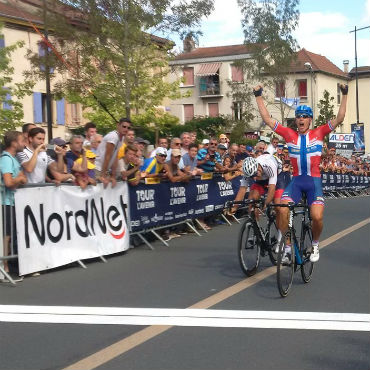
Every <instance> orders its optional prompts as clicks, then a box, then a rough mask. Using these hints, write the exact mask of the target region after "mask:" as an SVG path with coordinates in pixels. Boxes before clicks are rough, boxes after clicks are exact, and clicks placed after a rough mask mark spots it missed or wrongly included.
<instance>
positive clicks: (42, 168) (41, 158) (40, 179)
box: [17, 147, 54, 184]
mask: <svg viewBox="0 0 370 370" xmlns="http://www.w3.org/2000/svg"><path fill="white" fill-rule="evenodd" d="M32 156H33V150H32V149H30V148H29V147H25V149H24V150H23V152H19V153H17V159H18V161H19V163H20V164H21V165H23V164H24V163H26V162H29V161H30V160H31V158H32ZM53 162H54V160H53V159H52V158H51V157H50V156H49V155H48V154H47V153H46V152H44V151H41V152H39V154H38V155H37V161H36V166H35V168H34V169H33V171H32V172H27V171H25V174H26V176H27V182H28V183H29V184H39V183H44V182H45V178H46V170H47V168H48V166H49V165H50V164H51V163H53Z"/></svg>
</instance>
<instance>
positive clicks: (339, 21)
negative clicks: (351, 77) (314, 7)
mask: <svg viewBox="0 0 370 370" xmlns="http://www.w3.org/2000/svg"><path fill="white" fill-rule="evenodd" d="M368 3H370V0H368ZM351 29H353V26H352V24H351V22H350V19H348V18H347V17H346V16H345V15H343V14H341V13H320V12H312V13H302V14H301V16H300V20H299V27H298V30H297V31H296V34H295V37H296V38H297V40H298V43H299V45H300V47H304V48H305V49H307V50H309V51H312V52H313V53H317V54H321V55H324V56H326V57H327V58H328V59H329V60H330V61H331V62H333V63H334V64H336V65H337V66H338V67H339V68H343V60H345V59H348V60H349V61H350V66H349V67H350V68H352V67H354V65H355V60H354V58H355V57H354V35H353V33H349V31H350V30H351ZM357 36H358V38H357V54H358V55H357V57H358V65H359V66H360V65H370V54H369V52H368V51H369V50H370V40H369V39H368V38H364V37H363V36H361V35H360V34H358V35H357Z"/></svg>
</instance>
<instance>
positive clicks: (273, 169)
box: [241, 154, 281, 186]
mask: <svg viewBox="0 0 370 370" xmlns="http://www.w3.org/2000/svg"><path fill="white" fill-rule="evenodd" d="M256 160H257V163H258V164H259V165H261V167H262V170H263V171H262V175H261V178H260V179H258V181H256V183H261V184H262V183H266V184H268V185H271V184H272V185H276V182H277V177H278V173H280V171H281V168H280V167H279V165H278V162H277V160H276V159H275V157H274V156H272V155H271V154H262V155H260V156H259V157H257V158H256ZM247 185H248V183H247V178H245V177H244V178H243V179H242V180H241V186H247Z"/></svg>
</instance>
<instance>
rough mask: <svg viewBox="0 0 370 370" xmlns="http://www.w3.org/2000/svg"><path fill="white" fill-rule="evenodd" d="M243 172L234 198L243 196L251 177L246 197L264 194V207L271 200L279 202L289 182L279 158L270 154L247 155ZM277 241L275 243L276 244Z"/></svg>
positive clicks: (256, 196) (278, 211)
mask: <svg viewBox="0 0 370 370" xmlns="http://www.w3.org/2000/svg"><path fill="white" fill-rule="evenodd" d="M242 169H243V173H244V175H245V178H244V179H243V180H242V181H241V186H240V188H239V192H238V194H237V196H236V199H235V200H242V199H243V198H244V195H245V192H246V189H247V185H248V178H250V179H251V185H250V192H249V196H248V199H254V200H258V199H260V198H261V196H263V195H266V199H265V205H264V208H266V207H267V206H268V205H269V204H270V203H271V202H272V201H273V202H274V204H279V203H280V198H281V196H282V194H283V191H284V189H285V188H286V187H287V186H288V184H289V183H290V173H289V172H287V171H282V163H281V161H280V159H279V158H277V157H275V156H273V155H271V154H262V155H260V156H258V157H257V158H253V157H247V158H246V159H245V160H244V162H243V166H242ZM280 224H281V208H280V207H277V208H276V226H277V228H278V230H279V233H278V240H277V241H278V242H279V241H280V239H281V229H280ZM278 245H279V243H277V244H276V246H278Z"/></svg>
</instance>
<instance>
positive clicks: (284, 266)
mask: <svg viewBox="0 0 370 370" xmlns="http://www.w3.org/2000/svg"><path fill="white" fill-rule="evenodd" d="M286 240H291V233H290V231H287V232H286V233H285V234H284V235H283V237H282V238H281V241H280V244H279V253H278V258H277V272H276V277H277V285H278V289H279V293H280V295H281V296H282V297H286V296H287V295H288V293H289V290H290V288H291V286H292V282H293V276H294V262H295V252H294V246H293V245H292V248H291V257H290V261H285V260H284V259H283V256H284V249H285V244H286Z"/></svg>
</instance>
